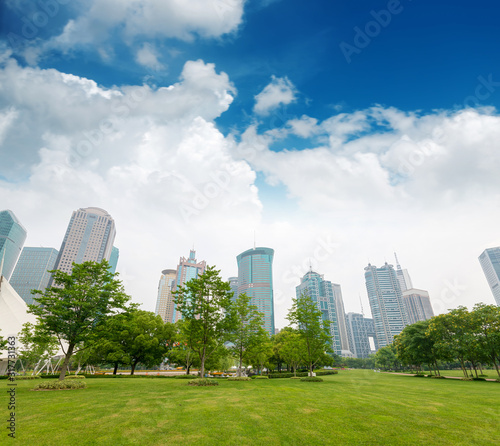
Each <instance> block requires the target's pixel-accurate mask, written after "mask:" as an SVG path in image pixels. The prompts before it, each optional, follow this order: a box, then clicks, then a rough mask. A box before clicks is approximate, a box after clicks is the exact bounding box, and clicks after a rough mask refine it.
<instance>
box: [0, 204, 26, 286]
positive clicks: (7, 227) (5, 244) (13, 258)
mask: <svg viewBox="0 0 500 446" xmlns="http://www.w3.org/2000/svg"><path fill="white" fill-rule="evenodd" d="M26 234H27V232H26V229H24V226H23V225H22V224H21V222H20V221H19V220H18V219H17V217H16V216H15V215H14V213H13V212H12V211H9V210H6V211H1V212H0V265H1V266H2V269H1V271H0V276H4V277H5V278H6V279H7V280H10V277H11V276H12V272H13V271H14V268H15V266H16V262H17V259H18V258H19V256H20V255H21V250H22V249H23V245H24V241H25V240H26Z"/></svg>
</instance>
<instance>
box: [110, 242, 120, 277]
mask: <svg viewBox="0 0 500 446" xmlns="http://www.w3.org/2000/svg"><path fill="white" fill-rule="evenodd" d="M119 257H120V250H119V249H118V248H117V247H116V246H113V249H111V255H110V256H109V270H110V271H111V272H112V273H116V267H117V266H118V258H119Z"/></svg>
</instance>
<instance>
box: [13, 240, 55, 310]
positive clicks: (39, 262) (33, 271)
mask: <svg viewBox="0 0 500 446" xmlns="http://www.w3.org/2000/svg"><path fill="white" fill-rule="evenodd" d="M57 254H58V252H57V250H56V249H54V248H24V249H23V251H22V252H21V256H20V257H19V260H18V262H17V265H16V269H15V270H14V272H13V273H12V277H11V279H10V284H11V285H12V288H14V289H15V290H16V292H17V294H19V296H20V297H21V298H22V299H23V300H24V301H25V302H26V304H32V303H34V302H33V298H34V297H35V296H33V295H32V294H31V290H40V291H45V289H46V288H47V287H48V285H49V281H50V278H51V274H50V273H49V272H48V271H50V270H53V269H54V265H55V263H56V259H57Z"/></svg>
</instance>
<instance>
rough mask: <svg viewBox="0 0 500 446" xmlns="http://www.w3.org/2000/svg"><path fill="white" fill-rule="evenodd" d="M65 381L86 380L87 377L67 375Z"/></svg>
mask: <svg viewBox="0 0 500 446" xmlns="http://www.w3.org/2000/svg"><path fill="white" fill-rule="evenodd" d="M64 379H85V376H83V375H67V376H65V377H64Z"/></svg>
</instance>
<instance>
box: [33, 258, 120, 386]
mask: <svg viewBox="0 0 500 446" xmlns="http://www.w3.org/2000/svg"><path fill="white" fill-rule="evenodd" d="M50 272H51V273H52V277H53V280H54V284H55V285H54V286H52V287H49V288H47V289H46V290H45V291H44V292H42V291H40V290H33V291H32V294H35V295H37V296H36V297H35V301H36V302H37V304H33V305H29V312H30V313H33V314H34V315H36V316H37V317H38V322H39V325H40V328H41V329H42V330H43V331H45V332H46V333H48V334H50V335H55V336H56V337H57V339H58V341H59V343H60V345H61V348H62V349H63V351H64V354H65V357H64V362H63V365H62V368H61V374H60V376H59V379H60V380H63V379H64V376H65V375H66V370H67V368H68V364H69V361H70V359H71V356H72V355H73V353H75V347H76V346H78V345H81V344H84V343H85V341H86V340H88V338H89V336H90V334H91V333H92V332H93V331H94V330H95V326H96V325H97V324H98V323H99V322H102V321H104V320H105V319H106V318H107V317H109V316H110V315H111V314H113V313H114V312H115V311H116V310H119V309H124V308H125V306H126V304H127V302H128V301H129V299H130V298H129V296H127V295H126V294H125V292H124V290H123V285H122V283H121V282H120V281H119V280H117V279H116V278H115V276H116V275H117V274H113V273H111V272H110V271H109V264H108V262H107V261H105V260H103V261H102V262H101V263H97V262H84V263H81V264H75V263H73V271H72V272H71V274H68V273H65V272H63V271H58V270H53V271H50ZM64 342H66V343H67V346H66V347H65V345H64ZM87 346H88V344H87ZM84 348H85V347H84Z"/></svg>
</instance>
